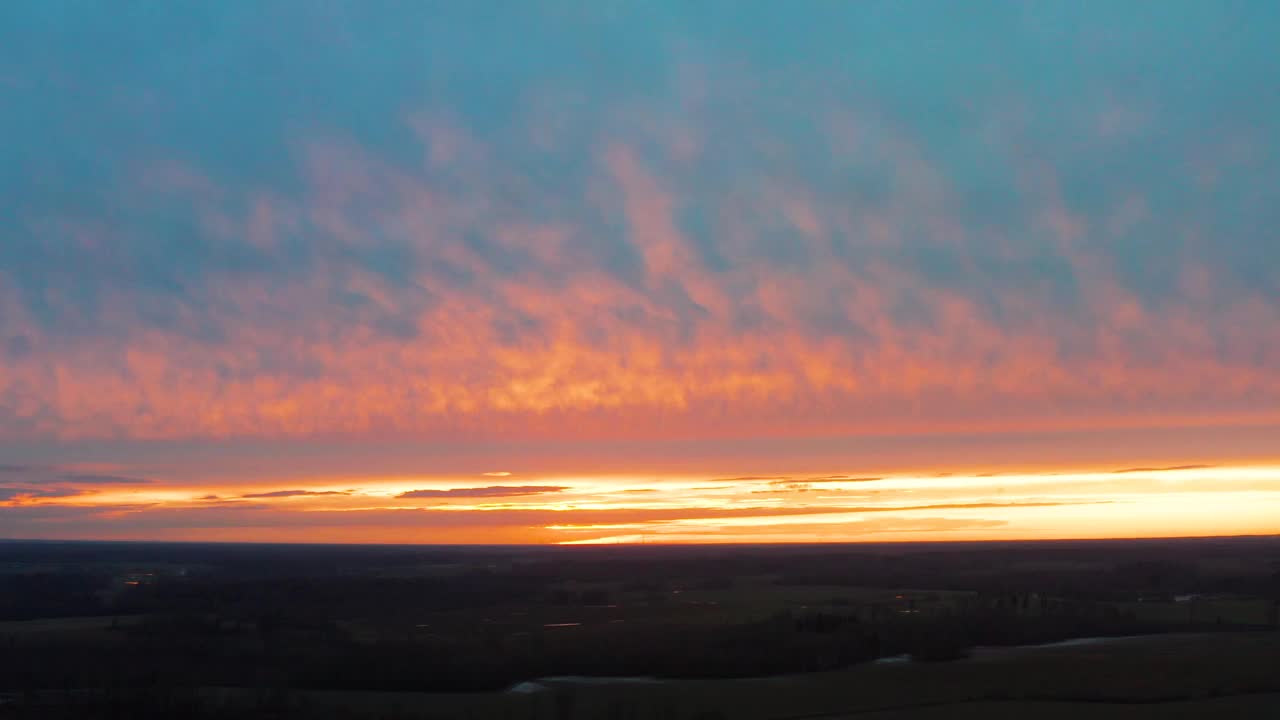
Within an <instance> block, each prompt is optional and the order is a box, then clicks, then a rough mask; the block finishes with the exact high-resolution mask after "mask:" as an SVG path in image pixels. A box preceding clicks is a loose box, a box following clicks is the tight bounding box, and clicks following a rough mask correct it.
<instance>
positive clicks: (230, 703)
mask: <svg viewBox="0 0 1280 720" xmlns="http://www.w3.org/2000/svg"><path fill="white" fill-rule="evenodd" d="M0 565H3V566H4V567H6V569H7V570H6V572H5V573H3V574H0V649H3V652H0V718H3V717H13V718H63V717H65V718H80V717H119V718H130V720H146V719H147V718H157V717H188V718H194V719H197V720H198V719H199V718H208V719H210V720H214V719H216V720H222V719H224V718H226V719H229V718H236V719H237V720H242V719H252V718H265V717H270V718H277V719H283V718H319V719H321V720H323V719H324V718H338V717H349V718H381V719H382V720H396V719H398V718H421V719H423V720H484V719H486V718H500V719H503V720H591V719H600V720H647V719H648V718H654V719H657V718H663V719H664V720H715V719H716V718H723V719H725V720H728V719H734V720H737V719H738V718H742V719H744V720H786V719H790V720H800V719H801V718H810V719H812V720H820V719H822V718H828V719H838V718H846V717H883V718H912V717H925V718H931V717H984V718H998V717H1014V716H1018V717H1028V713H1029V714H1030V717H1048V718H1053V717H1057V716H1062V717H1078V716H1079V715H1080V714H1081V713H1084V714H1087V715H1090V716H1096V718H1097V719H1098V720H1105V719H1106V718H1108V717H1117V718H1125V717H1178V713H1183V714H1184V715H1188V716H1195V714H1196V713H1201V712H1214V713H1219V714H1221V715H1222V716H1227V717H1229V716H1230V715H1229V713H1232V712H1237V713H1241V714H1243V715H1244V716H1249V714H1250V713H1252V714H1253V716H1255V717H1256V716H1258V715H1259V713H1265V712H1266V710H1267V706H1268V705H1269V704H1272V705H1274V704H1275V701H1276V698H1277V696H1278V695H1280V672H1277V671H1276V668H1278V667H1280V618H1278V617H1277V615H1278V612H1277V611H1280V539H1273V538H1253V539H1239V540H1202V541H1160V542H1096V543H1019V544H1006V545H971V544H953V545H925V546H910V547H908V546H901V545H898V546H892V545H890V546H814V547H798V548H776V547H756V546H744V547H717V548H680V547H641V548H598V549H578V548H574V549H566V548H536V549H535V548H502V547H478V548H430V547H428V548H415V547H400V546H370V547H363V548H330V547H302V546H205V545H201V546H172V545H170V546H165V545H147V544H127V545H125V544H122V545H111V544H57V545H44V544H19V543H14V544H4V543H0ZM890 660H892V662H890Z"/></svg>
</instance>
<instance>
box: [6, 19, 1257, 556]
mask: <svg viewBox="0 0 1280 720" xmlns="http://www.w3.org/2000/svg"><path fill="white" fill-rule="evenodd" d="M1277 34H1280V7H1277V6H1276V5H1275V4H1274V3H1269V2H1261V1H1259V2H1215V3H1208V2H1199V1H1180V0H1167V1H1165V2H1159V3H1141V2H1128V3H1115V2H1110V1H1102V0H1083V1H1078V0H1077V1H1073V2H1058V1H1056V0H1043V1H1041V2H1035V3H1026V2H974V3H965V4H964V5H963V7H961V6H960V5H958V4H956V3H951V2H927V1H925V0H913V1H911V2H876V1H874V0H868V1H866V2H856V3H855V2H843V1H832V2H826V1H823V0H811V1H809V2H804V3H780V2H769V1H765V0H733V1H729V0H706V1H705V2H696V3H690V2H676V1H674V0H666V1H663V0H655V1H652V2H639V1H636V2H621V1H616V0H595V1H593V2H569V1H567V0H543V1H541V2H534V1H532V0H528V1H522V2H509V3H487V2H473V3H464V2H452V1H447V2H446V1H443V0H441V1H434V0H405V1H403V2H397V1H395V0H379V1H378V2H355V1H348V2H336V1H333V0H306V1H304V0H253V1H250V0H226V1H225V2H218V3H207V2H193V1H190V0H174V1H173V2H165V3H156V2H141V1H138V2H134V1H132V0H127V1H124V2H113V3H104V2H89V1H87V0H84V1H79V0H41V1H39V2H36V1H34V0H33V1H30V2H28V1H19V2H9V3H4V4H0V537H9V538H85V539H167V540H228V541H282V542H404V543H560V542H565V543H579V542H603V543H609V542H832V541H880V540H885V541H900V540H984V539H1000V540H1007V539H1022V538H1080V537H1139V536H1174V535H1220V534H1260V533H1280V235H1278V232H1280V231H1278V230H1277V228H1278V227H1280V140H1277V138H1280V53H1277V52H1276V51H1275V49H1274V38H1275V37H1276V36H1277Z"/></svg>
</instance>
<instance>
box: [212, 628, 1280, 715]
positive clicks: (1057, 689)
mask: <svg viewBox="0 0 1280 720" xmlns="http://www.w3.org/2000/svg"><path fill="white" fill-rule="evenodd" d="M1278 667H1280V633H1270V632H1261V633H1217V634H1197V635H1161V636H1151V637H1143V638H1132V639H1124V640H1118V641H1114V642H1109V643H1103V644H1100V645H1084V646H1063V647H1053V648H1037V649H1025V650H1020V651H1019V650H1012V649H1009V650H1006V651H1003V652H1000V653H996V654H993V655H990V656H985V657H981V658H975V659H972V660H963V661H957V662H950V663H931V664H918V665H917V664H911V665H896V666H890V665H861V666H857V667H854V668H851V669H849V670H844V671H839V672H827V673H813V674H806V675H795V676H785V677H773V678H761V679H751V680H705V681H694V680H679V681H665V682H660V683H615V684H608V683H599V684H597V683H584V684H577V683H575V682H573V681H571V680H567V681H556V680H551V681H547V682H545V683H544V684H545V686H546V689H545V690H543V691H541V692H533V693H523V694H516V693H472V694H426V693H364V692H323V691H312V692H295V693H290V694H289V695H288V702H289V703H290V704H292V705H294V706H295V707H300V708H309V709H311V710H314V711H317V712H319V711H323V712H334V713H340V714H342V713H345V714H350V715H352V716H360V717H370V716H380V717H406V718H407V717H422V718H436V719H438V720H445V719H458V720H464V719H467V720H470V719H472V718H506V719H507V720H573V719H575V718H603V719H605V720H613V719H614V718H617V719H618V720H648V719H649V718H654V719H656V718H665V719H667V720H712V719H714V718H724V719H726V720H727V719H729V718H732V719H734V720H738V719H739V718H740V719H742V720H784V719H791V720H800V719H802V718H808V719H811V720H838V719H840V718H876V719H880V720H891V719H892V720H898V719H901V720H908V719H911V720H914V719H915V718H923V719H932V718H966V717H974V718H984V719H987V720H991V719H995V718H1005V717H1008V718H1019V720H1023V719H1025V718H1050V719H1052V718H1057V717H1062V718H1078V717H1082V716H1087V717H1089V718H1091V720H1107V719H1109V718H1117V719H1119V718H1126V719H1127V718H1179V717H1206V716H1212V717H1228V718H1229V717H1242V718H1244V717H1247V718H1266V717H1280V715H1272V714H1270V713H1271V711H1273V710H1275V709H1276V708H1277V707H1280V672H1277V670H1276V668H1278ZM206 697H207V699H209V700H210V701H212V702H217V703H221V704H224V705H226V706H228V707H233V706H235V705H236V704H237V703H247V702H250V701H252V700H253V699H255V698H257V697H259V695H258V693H256V692H255V691H250V690H241V689H229V688H224V689H212V688H211V689H208V690H207V691H206Z"/></svg>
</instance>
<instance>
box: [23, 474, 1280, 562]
mask: <svg viewBox="0 0 1280 720" xmlns="http://www.w3.org/2000/svg"><path fill="white" fill-rule="evenodd" d="M478 477H480V478H488V477H490V476H489V475H488V474H487V473H484V474H480V475H479V476H478ZM509 477H519V476H517V475H515V474H514V473H512V474H509V475H507V476H504V478H509ZM279 484H280V483H275V484H272V485H253V484H246V485H233V486H225V485H210V484H199V485H192V486H190V487H183V488H181V489H178V488H172V487H169V488H156V487H150V486H148V485H138V486H133V487H119V488H110V489H102V490H100V491H95V492H91V493H85V494H81V495H72V496H69V497H65V498H39V497H35V496H28V497H22V498H16V499H13V500H10V501H9V502H8V503H7V505H8V506H9V507H11V508H19V509H21V510H25V511H32V510H36V511H42V512H44V513H45V514H50V512H51V511H56V510H57V509H64V511H66V512H68V513H69V515H68V517H69V518H72V517H75V518H78V519H77V520H76V522H77V523H85V522H86V521H87V522H88V524H87V525H85V526H84V530H82V531H79V532H77V531H76V530H74V529H69V528H67V527H65V526H64V527H61V528H58V529H57V530H56V531H55V532H54V533H52V534H50V535H49V536H48V537H55V538H92V537H104V536H106V537H113V538H116V539H188V540H227V539H235V540H239V541H255V540H261V541H269V540H274V541H288V542H344V541H352V542H402V543H417V542H421V543H441V544H444V543H468V544H470V543H477V542H480V541H482V540H485V539H486V538H494V537H500V538H502V539H503V542H512V543H559V544H567V545H574V544H611V543H759V542H787V543H797V542H804V543H813V542H875V541H881V542H883V541H894V542H899V541H929V540H938V541H947V540H950V541H971V540H1011V539H1022V540H1026V539H1095V538H1144V537H1174V536H1218V535H1260V534H1272V533H1276V532H1278V531H1280V464H1278V465H1252V466H1220V465H1197V466H1182V467H1174V468H1141V467H1136V468H1120V469H1112V470H1106V471H1100V470H1095V471H1088V472H1082V471H1066V472H1025V471H1024V472H1007V473H981V474H972V475H965V474H945V475H939V474H937V473H933V474H925V475H920V474H912V473H897V474H886V475H880V476H861V475H851V474H827V475H823V476H813V475H809V474H800V475H791V476H769V477H742V478H729V479H716V478H708V477H654V476H641V477H627V476H614V477H601V476H590V477H581V476H578V477H575V476H560V475H553V476H539V477H537V478H535V479H532V480H528V481H527V484H526V481H525V480H523V479H521V481H520V484H510V485H483V484H477V483H475V482H474V478H455V479H441V478H430V479H429V478H392V479H371V478H365V479H357V478H346V479H343V480H342V481H340V482H335V481H328V482H325V483H311V484H306V485H305V486H303V485H302V484H297V483H295V484H297V485H298V486H297V487H291V488H290V489H287V490H281V489H279V488H278V487H277V486H278V485H279ZM32 489H33V492H34V490H35V488H34V487H33V488H32ZM423 494H425V496H421V495H423ZM76 509H80V510H84V511H87V513H82V514H79V515H77V514H76V513H75V510H76ZM52 514H53V515H56V512H53V513H52ZM159 518H167V519H168V522H167V523H160V524H154V523H155V520H157V519H159ZM209 520H213V522H209ZM139 523H142V524H145V525H147V526H149V528H150V529H149V530H147V531H144V532H138V531H137V530H136V529H131V528H136V527H137V525H138V524H139ZM33 537H39V536H38V535H33ZM489 542H493V540H489Z"/></svg>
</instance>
